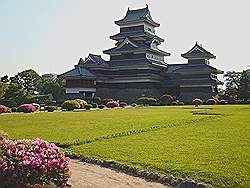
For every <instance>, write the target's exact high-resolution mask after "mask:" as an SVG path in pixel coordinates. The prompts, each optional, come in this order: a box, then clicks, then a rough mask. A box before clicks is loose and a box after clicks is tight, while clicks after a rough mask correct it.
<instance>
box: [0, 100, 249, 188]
mask: <svg viewBox="0 0 250 188" xmlns="http://www.w3.org/2000/svg"><path fill="white" fill-rule="evenodd" d="M193 112H198V113H195V115H193ZM249 126H250V105H225V106H201V107H199V108H194V107H191V106H182V107H145V108H135V109H134V108H131V109H115V110H100V111H91V112H55V113H34V114H4V115H1V116H0V129H2V130H4V131H6V132H7V133H8V134H9V135H10V136H11V137H12V138H16V139H21V138H34V137H40V138H43V139H46V140H49V141H53V142H60V143H66V144H70V146H69V147H68V148H65V149H64V150H66V151H72V152H75V153H78V154H82V155H87V156H90V157H95V158H98V159H112V160H114V161H117V162H119V163H124V164H127V165H131V166H136V167H139V168H141V169H144V170H148V171H153V172H156V173H159V174H164V175H167V176H170V175H174V176H176V177H177V178H188V179H193V180H197V181H201V182H205V183H209V184H211V185H213V186H214V187H250V178H249V177H250V145H249V144H250V127H249ZM118 133H119V134H118ZM86 141H87V142H86Z"/></svg>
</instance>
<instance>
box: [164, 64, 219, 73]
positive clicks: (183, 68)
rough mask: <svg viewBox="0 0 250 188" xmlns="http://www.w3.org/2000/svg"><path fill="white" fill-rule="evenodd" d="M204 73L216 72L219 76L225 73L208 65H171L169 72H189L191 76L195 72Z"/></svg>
mask: <svg viewBox="0 0 250 188" xmlns="http://www.w3.org/2000/svg"><path fill="white" fill-rule="evenodd" d="M204 71H214V72H217V73H218V74H222V73H223V71H221V70H218V69H216V68H214V67H212V66H210V65H207V64H205V63H204V64H192V65H190V64H183V65H181V64H173V65H169V67H168V70H167V72H169V73H186V72H189V73H190V74H192V73H195V72H204Z"/></svg>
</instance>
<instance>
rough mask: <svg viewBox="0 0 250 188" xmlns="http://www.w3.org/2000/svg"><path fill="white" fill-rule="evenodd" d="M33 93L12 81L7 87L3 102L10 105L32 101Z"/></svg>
mask: <svg viewBox="0 0 250 188" xmlns="http://www.w3.org/2000/svg"><path fill="white" fill-rule="evenodd" d="M30 98H31V94H30V93H29V92H28V91H27V90H26V89H25V88H24V87H22V86H21V85H19V84H16V83H10V84H8V86H7V87H6V89H5V93H4V95H3V99H2V101H3V103H4V104H6V105H7V106H9V107H13V106H17V105H20V104H23V103H28V102H30Z"/></svg>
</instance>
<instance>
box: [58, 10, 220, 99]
mask: <svg viewBox="0 0 250 188" xmlns="http://www.w3.org/2000/svg"><path fill="white" fill-rule="evenodd" d="M115 24H116V25H118V26H119V27H120V32H119V33H118V34H116V35H112V36H110V39H112V40H114V41H115V47H113V48H111V49H108V50H104V51H103V53H104V54H108V55H109V56H110V60H109V61H105V60H103V59H102V57H101V56H100V55H94V54H89V56H88V57H87V58H85V59H82V58H80V60H79V62H78V64H77V65H75V67H74V69H72V70H70V71H67V72H65V73H63V74H62V75H60V76H61V77H62V78H64V79H65V81H66V84H65V87H66V94H67V97H68V98H76V97H94V96H98V97H102V98H113V99H119V100H121V101H125V102H134V101H136V99H137V98H138V97H140V96H151V97H156V98H159V97H160V96H162V95H163V94H165V93H168V94H171V95H172V96H175V97H176V98H177V99H178V100H180V101H183V102H190V101H191V100H192V99H194V98H196V97H199V98H201V99H203V100H206V99H208V98H210V97H211V96H214V95H216V94H217V93H218V90H217V85H218V84H221V82H220V81H219V80H218V79H217V74H222V73H223V71H221V70H218V69H216V68H214V67H212V66H210V65H209V59H214V58H216V56H215V55H213V54H212V53H210V52H209V51H207V50H205V49H204V48H203V47H202V46H200V45H198V44H197V43H196V44H195V45H194V47H193V48H192V49H191V50H189V51H188V52H186V53H183V54H181V56H182V57H183V58H186V59H187V60H188V63H186V64H168V63H167V62H166V61H164V57H165V56H170V53H168V52H166V51H163V50H161V49H159V45H160V44H161V43H162V42H164V39H162V38H161V37H159V36H157V35H156V33H155V28H156V27H159V26H160V24H159V23H156V22H155V21H153V19H152V17H151V15H150V11H149V9H148V6H147V7H146V8H143V9H137V10H130V9H128V10H127V13H126V16H125V17H124V18H123V19H121V20H118V21H115Z"/></svg>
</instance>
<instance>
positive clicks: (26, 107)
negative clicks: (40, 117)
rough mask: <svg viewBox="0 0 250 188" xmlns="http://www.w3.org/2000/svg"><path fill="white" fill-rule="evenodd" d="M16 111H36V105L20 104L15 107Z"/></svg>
mask: <svg viewBox="0 0 250 188" xmlns="http://www.w3.org/2000/svg"><path fill="white" fill-rule="evenodd" d="M17 111H18V112H24V113H31V112H35V111H36V107H34V106H33V105H32V104H22V105H20V106H19V107H18V108H17Z"/></svg>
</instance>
